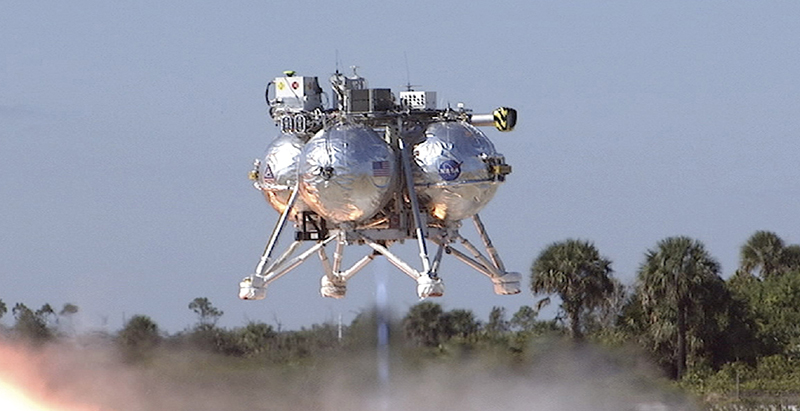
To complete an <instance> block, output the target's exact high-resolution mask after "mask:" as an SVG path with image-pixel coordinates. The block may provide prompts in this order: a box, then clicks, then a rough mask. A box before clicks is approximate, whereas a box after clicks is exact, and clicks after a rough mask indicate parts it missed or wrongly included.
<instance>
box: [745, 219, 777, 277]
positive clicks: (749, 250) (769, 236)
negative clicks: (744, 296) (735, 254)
mask: <svg viewBox="0 0 800 411" xmlns="http://www.w3.org/2000/svg"><path fill="white" fill-rule="evenodd" d="M784 254H786V253H785V245H784V242H783V240H782V239H781V238H780V237H778V235H777V234H775V233H773V232H772V231H763V230H762V231H756V232H755V233H754V234H753V235H752V236H750V238H749V239H748V240H747V242H745V243H744V245H743V246H742V248H741V250H740V251H739V266H740V267H741V268H742V270H744V271H746V272H748V273H751V274H752V273H753V271H754V270H756V269H758V273H759V276H760V277H761V278H768V277H771V276H774V275H776V274H779V273H781V272H782V271H783V270H784V268H785V267H784V263H785V262H786V261H784V260H785V257H784Z"/></svg>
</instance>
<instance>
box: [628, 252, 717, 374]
mask: <svg viewBox="0 0 800 411" xmlns="http://www.w3.org/2000/svg"><path fill="white" fill-rule="evenodd" d="M719 272H720V266H719V263H718V262H717V260H716V259H714V258H713V257H712V256H711V255H710V254H709V253H708V252H707V251H706V249H705V246H704V245H703V243H701V242H700V241H697V240H693V239H691V238H688V237H669V238H666V239H664V240H661V241H660V242H658V244H657V246H656V248H655V249H654V250H648V251H647V253H646V254H645V262H644V264H642V266H641V267H640V268H639V273H638V284H637V294H638V296H639V298H640V299H641V304H642V308H643V310H644V313H645V321H649V326H648V328H649V330H650V334H651V336H652V337H653V338H654V340H656V341H659V340H660V341H669V340H670V336H672V337H674V338H675V340H674V343H675V345H674V346H673V347H674V351H673V355H674V361H675V362H674V366H675V374H676V377H677V378H678V379H680V378H681V377H682V376H683V374H684V370H685V369H686V362H687V338H688V330H689V326H688V319H689V317H690V316H691V315H692V314H697V316H698V317H701V316H703V302H704V301H705V300H708V299H709V297H708V296H709V294H710V293H713V290H716V289H717V288H715V286H718V285H720V284H721V283H722V278H721V277H720V276H719ZM672 321H674V323H672ZM698 331H699V330H698Z"/></svg>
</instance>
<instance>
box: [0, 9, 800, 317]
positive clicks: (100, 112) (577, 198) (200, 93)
mask: <svg viewBox="0 0 800 411" xmlns="http://www.w3.org/2000/svg"><path fill="white" fill-rule="evenodd" d="M272 4H275V5H272ZM798 16H800V3H798V2H795V1H767V2H750V1H703V2H698V1H695V0H691V1H689V0H686V1H684V0H679V1H669V2H642V1H615V2H593V1H576V2H554V1H527V2H520V1H514V2H511V1H508V2H506V1H498V2H460V1H441V2H430V1H416V0H411V1H405V2H402V3H401V2H398V3H395V4H391V5H390V4H388V3H381V2H366V1H358V2H357V1H354V2H349V3H348V2H343V3H340V4H338V5H335V3H332V2H323V1H317V2H289V3H273V2H266V1H260V2H256V1H242V2H238V1H235V2H163V1H138V2H107V1H85V0H76V1H70V2H44V1H14V0H12V1H10V2H9V1H7V2H4V4H3V13H2V15H0V299H2V300H3V301H5V302H6V303H7V304H8V305H9V306H13V304H15V303H16V302H23V303H25V304H27V305H28V306H30V307H39V306H41V304H43V303H50V304H52V305H54V306H58V307H60V306H61V305H62V304H64V303H66V302H70V303H74V304H77V305H78V306H80V307H81V309H82V313H81V317H80V324H81V325H82V326H84V327H87V328H98V327H100V328H102V327H106V329H108V330H110V331H115V330H117V329H119V327H121V324H122V321H123V319H124V318H126V317H129V316H131V315H134V314H146V315H150V316H151V317H152V318H153V319H154V320H156V322H157V323H159V325H161V326H162V327H163V328H166V329H167V330H169V331H171V332H175V331H179V330H182V329H183V328H185V327H187V326H189V325H191V324H192V323H193V322H194V320H195V319H194V314H193V313H192V312H191V311H190V310H189V309H188V308H187V305H188V303H189V302H190V301H191V300H192V299H193V298H195V297H201V296H202V297H208V298H209V299H210V300H211V301H212V303H214V304H215V305H216V306H217V307H219V308H220V309H222V310H224V311H225V316H224V317H223V320H222V323H221V324H222V325H225V326H239V325H243V324H244V323H245V322H246V321H247V320H259V321H265V322H267V323H271V324H273V325H274V324H276V322H277V321H280V323H281V324H282V326H283V327H284V328H299V327H301V326H309V325H311V324H313V323H321V322H324V321H335V320H336V319H338V316H339V315H340V314H341V315H342V316H343V318H344V320H345V321H346V322H347V321H350V320H351V319H352V317H353V315H354V313H355V312H357V311H358V310H361V309H364V308H367V307H369V306H371V305H372V304H373V303H374V300H375V283H374V280H373V274H374V273H375V272H376V270H389V271H390V276H389V278H390V292H389V298H390V300H391V302H392V304H393V305H394V306H395V307H396V308H397V312H398V315H399V314H400V313H402V312H404V311H405V310H406V309H407V307H409V306H411V305H412V304H414V303H415V302H416V294H415V291H414V286H415V283H414V282H413V281H412V280H410V279H409V278H408V277H406V276H405V275H404V274H402V273H400V272H399V271H396V270H395V269H394V268H392V267H391V266H390V265H389V264H388V263H385V262H381V263H379V264H376V265H374V266H372V267H370V268H368V269H366V270H365V271H364V272H362V273H361V274H359V275H358V276H356V277H355V278H353V279H352V280H351V281H350V289H349V291H348V296H347V298H346V299H345V300H343V301H337V300H329V299H324V298H322V297H320V296H319V294H318V292H319V291H318V290H319V278H320V276H321V274H322V273H321V269H320V265H319V262H318V261H317V260H310V261H309V262H307V263H306V264H305V265H304V266H302V268H301V269H299V270H296V271H295V272H292V273H290V275H287V276H286V277H284V278H282V279H281V280H279V281H277V282H276V283H274V284H273V285H272V286H270V289H269V295H268V297H267V299H266V300H264V301H259V302H246V301H240V300H238V299H237V298H236V293H237V291H238V281H239V280H240V279H241V278H242V277H244V276H245V275H247V274H248V273H250V272H251V271H252V270H253V268H254V267H255V264H256V263H257V261H258V258H259V255H260V253H261V251H262V249H263V247H264V244H265V243H266V240H267V236H268V234H269V231H270V230H271V228H272V225H273V224H274V222H275V220H276V219H277V214H276V213H275V212H274V211H273V210H272V209H271V208H270V207H269V206H268V205H267V204H266V203H265V202H264V201H263V198H262V196H261V194H260V193H259V192H258V191H256V190H255V189H253V188H252V186H251V184H250V182H249V181H248V180H247V178H246V175H247V171H248V170H249V169H250V167H251V162H252V160H253V158H256V157H259V156H261V155H262V153H263V150H264V148H265V147H266V145H267V144H268V143H269V142H270V141H271V139H272V138H273V137H275V136H276V135H277V130H276V128H275V127H274V126H273V125H272V123H271V120H270V119H269V118H268V116H267V114H266V106H265V104H264V101H263V91H264V86H265V84H266V83H267V81H269V80H271V79H272V78H273V77H275V76H278V75H280V74H281V72H282V71H283V70H287V69H292V70H296V71H297V72H298V74H301V75H311V76H319V77H320V80H323V81H327V80H326V79H327V77H328V76H329V75H330V74H331V73H332V72H333V71H334V70H335V69H336V56H337V51H338V56H339V60H340V61H341V65H342V66H341V67H342V68H343V69H344V68H346V67H348V66H350V65H358V66H360V67H361V69H360V70H359V73H360V74H362V75H364V76H365V77H367V79H368V80H369V82H370V85H371V86H372V87H389V88H392V89H393V90H394V91H399V90H400V88H401V86H402V85H403V84H405V83H406V82H407V80H408V77H409V76H408V75H407V70H406V57H405V56H407V61H408V73H409V74H410V80H411V82H412V83H414V84H419V85H422V87H421V89H426V90H433V91H437V93H438V97H439V100H440V102H441V103H448V102H449V103H451V104H453V105H454V104H455V103H457V102H464V103H465V104H466V105H467V107H470V108H472V109H474V110H475V111H476V112H488V111H490V110H492V109H493V108H495V107H497V106H500V105H506V106H511V107H515V108H517V110H518V111H519V116H520V119H519V124H518V127H517V129H516V130H515V131H514V132H512V133H508V134H502V135H501V134H500V133H498V132H496V131H494V130H486V132H487V135H488V136H489V137H490V138H491V139H492V140H493V141H494V143H495V145H496V147H497V149H498V151H499V152H501V153H503V154H505V155H506V159H507V162H508V163H509V164H511V165H512V166H513V168H514V171H513V173H512V174H511V175H510V176H509V178H508V180H507V182H506V184H505V185H504V186H502V187H501V188H500V190H499V191H498V194H497V195H496V197H495V199H494V200H493V201H492V202H491V203H490V204H489V205H488V206H487V208H486V209H485V210H484V211H483V212H482V217H483V219H484V222H485V223H486V225H487V228H488V230H489V232H490V234H491V235H492V239H493V241H494V243H495V245H496V246H497V247H498V249H499V251H500V252H501V254H502V256H503V258H504V260H505V263H506V265H507V266H508V268H509V269H510V270H515V271H519V272H521V273H523V275H524V277H525V283H524V287H525V288H526V291H525V292H523V294H521V295H517V296H510V297H500V296H495V295H494V294H493V293H492V291H491V289H492V287H491V282H490V281H489V280H488V279H486V278H485V277H483V276H482V275H480V274H478V273H476V272H473V271H471V270H469V269H468V268H466V267H465V266H464V265H462V264H461V263H460V262H458V261H456V260H454V259H446V260H445V262H444V263H443V266H442V270H441V274H442V276H443V278H444V281H445V283H446V287H447V291H446V295H445V296H444V297H443V298H441V299H438V300H435V301H437V302H440V303H442V304H443V305H444V306H445V308H446V309H452V308H468V309H472V310H473V311H474V312H475V313H476V314H477V315H478V316H479V317H481V318H484V319H485V318H486V316H487V315H488V312H489V310H490V309H491V307H492V306H495V305H502V306H505V307H506V308H507V310H508V312H509V315H510V314H511V313H513V312H514V311H516V309H517V308H518V307H519V306H520V305H523V304H533V303H534V302H535V300H534V298H533V297H532V296H531V295H530V292H528V291H527V287H528V276H529V270H530V265H531V263H532V261H533V259H534V258H535V256H536V255H537V254H538V253H539V251H541V250H542V249H543V248H544V247H545V246H546V245H547V244H549V243H552V242H554V241H560V240H563V239H566V238H569V237H573V238H582V239H588V240H592V241H594V242H595V244H596V245H597V246H598V248H599V249H600V251H601V252H602V253H603V254H604V255H606V256H607V257H609V258H610V259H612V260H613V262H614V263H613V268H614V269H615V271H616V275H617V276H618V277H619V278H620V279H621V280H622V281H623V282H625V283H628V284H630V283H632V281H633V279H634V276H635V272H636V269H637V267H638V265H639V264H640V263H641V262H642V259H643V253H644V252H645V251H646V250H647V249H648V248H651V247H653V246H654V245H655V243H656V242H657V241H658V240H660V239H662V238H665V237H667V236H672V235H688V236H692V237H694V238H697V239H699V240H701V241H703V242H704V243H705V244H706V246H707V247H708V249H709V251H710V252H711V253H712V254H713V255H714V256H716V257H717V258H718V259H719V260H720V262H721V263H722V266H723V270H724V275H725V276H726V277H727V276H728V275H730V274H731V273H732V272H733V271H734V270H735V268H736V265H737V255H738V249H739V247H740V246H741V244H742V243H743V242H744V241H745V240H746V239H747V237H749V236H750V235H751V234H752V233H753V232H755V231H756V230H759V229H765V230H772V231H775V232H777V233H778V235H780V236H781V237H782V238H784V240H786V241H788V242H791V243H797V242H800V234H798V227H799V226H800V213H798V203H800V167H798V166H797V160H796V158H797V156H798V154H800V138H798V137H800V80H798V73H800V53H798V51H800V18H798ZM325 88H326V90H327V89H328V87H327V84H326V87H325ZM464 232H465V233H470V234H471V227H470V226H469V225H467V226H466V228H465V230H464ZM401 248H402V250H403V251H401V252H402V253H405V254H404V255H406V256H408V258H409V261H410V262H411V263H417V260H416V258H415V251H414V250H413V248H412V244H411V243H409V244H406V245H404V246H402V247H401ZM359 252H360V253H363V252H364V251H363V250H359ZM349 253H350V254H352V255H355V254H356V251H350V252H349ZM4 323H5V324H10V320H9V318H5V319H4Z"/></svg>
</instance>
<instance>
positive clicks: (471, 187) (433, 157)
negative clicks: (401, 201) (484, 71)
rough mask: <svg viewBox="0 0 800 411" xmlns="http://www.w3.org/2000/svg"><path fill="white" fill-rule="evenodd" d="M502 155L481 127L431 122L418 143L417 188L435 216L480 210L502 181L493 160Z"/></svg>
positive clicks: (465, 215) (452, 217)
mask: <svg viewBox="0 0 800 411" xmlns="http://www.w3.org/2000/svg"><path fill="white" fill-rule="evenodd" d="M498 157H500V158H502V157H501V156H500V155H499V154H497V151H496V150H495V148H494V145H493V144H492V142H491V141H489V139H488V138H487V137H486V135H484V134H483V133H482V132H481V131H480V130H478V129H477V128H475V127H473V126H472V125H470V124H467V123H465V122H462V121H441V122H436V123H431V124H430V125H428V127H427V128H426V129H425V138H424V140H423V141H422V142H420V143H419V144H417V145H415V146H414V161H415V162H416V165H417V166H418V168H417V169H416V170H414V171H415V172H414V188H415V190H416V192H417V195H418V196H419V198H420V202H421V204H422V205H423V206H424V207H426V208H427V209H428V211H429V212H430V214H431V215H432V216H433V217H436V218H438V219H440V220H449V221H457V220H462V219H464V218H468V217H471V216H473V215H474V214H476V213H477V212H479V211H480V210H481V209H482V208H483V207H484V206H485V205H486V203H488V202H489V201H490V200H491V199H492V197H493V196H494V194H495V192H496V191H497V187H498V185H499V184H500V181H499V180H498V179H497V178H496V177H495V176H493V175H492V174H491V167H490V164H489V163H490V162H489V161H488V160H489V159H495V158H498Z"/></svg>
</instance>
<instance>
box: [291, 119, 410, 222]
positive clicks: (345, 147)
mask: <svg viewBox="0 0 800 411" xmlns="http://www.w3.org/2000/svg"><path fill="white" fill-rule="evenodd" d="M397 171H398V165H397V159H396V155H395V153H394V151H393V150H392V149H391V148H390V147H389V145H388V144H386V142H384V141H383V140H382V139H381V138H380V136H378V134H377V133H376V132H375V131H374V130H372V129H371V128H369V127H366V126H361V125H337V126H333V127H331V128H329V129H324V130H321V131H319V132H318V133H317V134H316V135H315V136H314V137H313V138H311V140H309V141H308V143H306V145H305V146H304V147H303V151H302V153H301V155H300V163H299V178H300V194H301V195H302V196H303V199H304V200H305V202H306V204H307V205H308V206H309V207H310V208H311V209H312V210H314V211H316V212H317V214H319V215H321V216H323V217H325V218H326V219H328V220H330V221H333V222H334V223H342V222H347V221H352V222H360V221H364V220H366V219H368V218H370V217H372V216H373V215H375V214H376V213H377V212H378V211H379V210H380V209H381V208H383V206H384V205H385V204H386V202H387V201H388V200H389V198H390V197H391V194H392V192H393V191H394V190H395V189H396V188H397V175H398V174H399V173H398V172H397Z"/></svg>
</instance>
